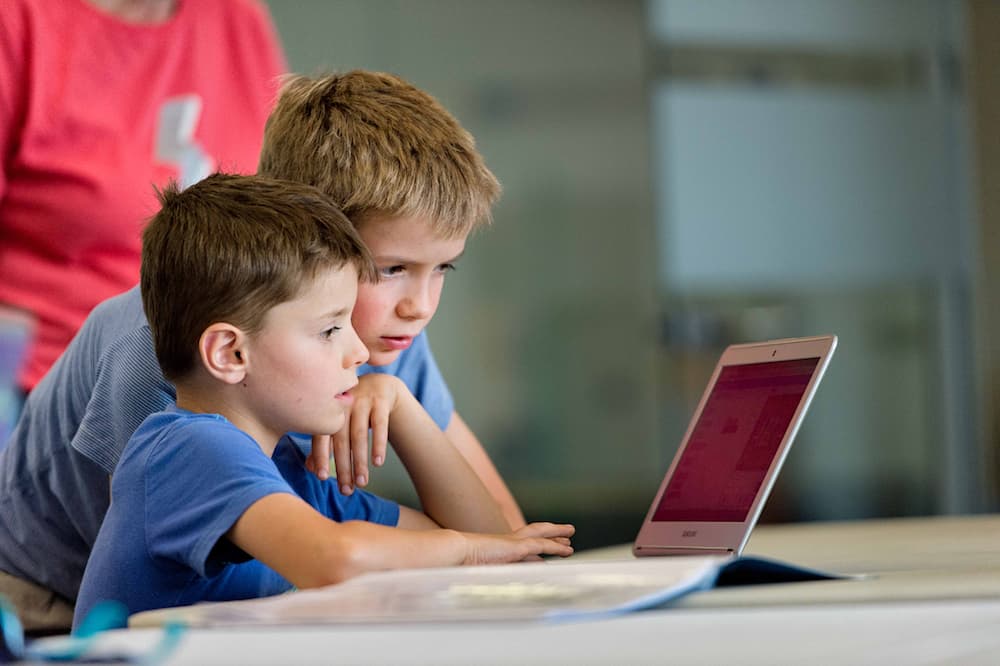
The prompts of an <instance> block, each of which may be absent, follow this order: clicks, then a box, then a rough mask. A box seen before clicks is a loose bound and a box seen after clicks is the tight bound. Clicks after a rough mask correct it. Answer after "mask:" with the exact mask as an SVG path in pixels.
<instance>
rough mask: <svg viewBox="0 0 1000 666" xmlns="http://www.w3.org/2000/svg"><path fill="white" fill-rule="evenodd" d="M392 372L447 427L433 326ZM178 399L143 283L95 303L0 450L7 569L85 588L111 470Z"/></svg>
mask: <svg viewBox="0 0 1000 666" xmlns="http://www.w3.org/2000/svg"><path fill="white" fill-rule="evenodd" d="M372 370H376V371H379V372H390V373H393V374H395V375H396V376H397V377H399V378H400V379H401V380H403V382H404V383H405V384H406V385H407V386H408V387H409V389H410V391H411V392H412V393H413V395H414V396H415V397H416V398H417V400H419V401H420V403H421V404H422V405H423V406H424V408H425V409H426V410H427V412H428V414H430V416H431V418H433V419H434V421H435V422H436V423H437V424H438V425H439V426H440V427H441V429H442V430H443V429H445V428H447V427H448V424H449V423H450V421H451V416H452V413H453V412H454V409H455V408H454V402H453V400H452V396H451V394H450V393H449V391H448V387H447V386H446V385H445V383H444V380H443V378H442V377H441V372H440V371H439V370H438V367H437V364H436V363H435V361H434V357H433V355H432V354H431V350H430V347H429V345H428V343H427V337H426V335H424V334H421V335H419V336H418V337H417V338H416V339H415V340H414V341H413V345H412V346H411V347H410V348H409V349H407V350H406V351H404V352H403V353H402V354H400V357H399V359H397V360H396V362H394V363H392V364H391V365H389V366H385V367H381V368H374V369H373V368H369V367H367V366H362V367H361V368H360V369H359V373H364V372H366V371H372ZM173 401H174V389H173V386H171V385H170V384H169V383H168V382H167V381H166V380H165V379H164V378H163V375H162V374H161V372H160V368H159V365H158V364H157V362H156V356H155V354H154V352H153V341H152V337H151V336H150V332H149V325H148V324H147V323H146V318H145V315H144V313H143V310H142V300H141V298H140V295H139V289H138V287H135V288H133V289H131V290H129V291H127V292H125V293H124V294H121V295H119V296H115V297H114V298H111V299H108V300H107V301H104V302H103V303H101V304H100V305H98V306H97V307H96V308H94V310H93V312H91V314H90V316H89V317H87V320H86V321H85V322H84V324H83V327H82V328H81V329H80V331H79V333H77V335H76V337H74V338H73V341H72V342H71V343H70V345H69V347H68V348H67V349H66V351H65V352H64V353H63V355H62V356H61V357H60V359H59V360H58V361H57V362H56V364H55V365H54V366H53V367H52V369H51V370H50V371H49V372H48V373H47V374H46V375H45V377H44V378H43V379H42V381H41V382H40V383H39V384H38V386H36V387H35V389H34V390H33V391H32V392H31V394H30V395H29V396H28V399H27V400H26V401H25V404H24V409H23V411H22V412H21V418H20V419H19V421H18V423H17V426H16V427H15V429H14V431H13V432H12V433H11V436H10V438H9V439H8V440H7V442H6V448H3V450H0V570H3V571H5V572H7V573H10V574H13V575H15V576H19V577H21V578H24V579H27V580H30V581H33V582H34V583H36V584H38V585H42V586H44V587H47V588H49V589H51V590H53V591H55V592H56V593H58V594H60V595H62V596H63V597H65V598H66V599H68V600H70V601H72V600H74V599H75V598H76V595H77V591H78V590H79V588H80V579H81V578H82V576H83V569H84V566H85V565H86V563H87V556H88V555H89V554H90V549H91V547H92V546H93V544H94V539H96V537H97V531H98V529H99V528H100V526H101V520H102V519H103V518H104V514H105V512H106V511H107V509H108V495H109V493H108V476H109V475H110V474H111V472H112V471H113V470H114V468H115V464H116V463H117V462H118V458H119V457H120V456H121V452H122V450H123V449H124V448H125V444H126V443H127V442H128V440H129V437H131V435H132V433H133V432H135V430H136V428H138V427H139V424H141V423H142V422H143V420H144V419H145V418H146V417H147V416H149V415H150V414H152V413H154V412H158V411H160V410H162V409H164V408H165V407H167V405H169V404H171V403H172V402H173Z"/></svg>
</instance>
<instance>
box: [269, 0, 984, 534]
mask: <svg viewBox="0 0 1000 666" xmlns="http://www.w3.org/2000/svg"><path fill="white" fill-rule="evenodd" d="M268 4H269V6H270V9H271V12H272V14H273V16H274V19H275V22H276V24H277V27H278V29H279V32H280V33H281V36H282V39H283V40H284V44H285V47H286V49H287V52H288V56H289V60H290V65H291V68H292V69H293V70H295V71H299V72H304V73H321V72H323V71H329V70H346V69H351V68H359V67H360V68H367V69H375V70H383V71H389V72H394V73H396V74H399V75H401V76H403V77H405V78H407V79H408V80H410V81H411V82H413V83H414V84H416V85H417V86H419V87H421V88H424V89H425V90H427V91H429V92H430V93H431V94H433V95H434V96H436V97H437V98H438V99H440V100H441V101H442V103H443V104H444V105H445V106H446V107H447V108H448V109H449V110H451V111H452V112H453V113H454V114H455V115H456V117H457V118H458V119H459V120H460V122H462V123H463V124H464V125H465V126H466V128H468V129H469V130H470V131H471V132H472V133H473V135H475V137H476V138H477V141H478V145H479V147H480V148H481V150H482V152H483V154H484V155H485V157H486V161H487V164H489V166H490V167H491V168H492V170H493V171H494V172H495V173H496V174H497V176H498V177H499V179H500V180H501V182H502V183H503V185H504V195H503V198H502V200H501V203H500V204H499V206H498V207H497V209H496V211H495V224H494V225H493V227H492V228H491V229H489V230H487V231H485V232H483V233H481V234H479V235H477V236H476V237H474V238H473V240H472V241H471V242H470V244H469V249H468V252H467V254H466V256H465V257H464V258H463V259H462V261H461V263H460V264H459V269H458V271H457V272H456V273H455V274H453V275H452V276H450V277H449V278H448V284H447V287H446V289H445V293H444V297H443V299H442V304H441V308H440V310H439V313H438V315H437V318H436V319H435V321H434V322H433V323H432V325H431V327H430V331H431V342H432V346H433V349H434V351H435V354H436V355H437V358H438V360H439V363H440V365H441V367H442V370H443V372H444V374H445V377H446V378H447V379H448V381H449V384H450V386H451V389H452V391H453V393H454V395H455V398H456V402H457V406H458V411H459V412H460V413H461V414H462V415H463V416H464V418H465V419H466V421H467V422H468V423H469V424H470V426H471V427H472V429H473V430H474V431H475V432H476V433H477V435H478V436H479V438H480V440H481V441H483V443H484V445H485V446H486V448H487V450H488V451H489V452H490V454H491V456H492V457H493V459H494V461H495V462H496V463H497V466H498V467H499V469H500V471H501V474H502V475H503V476H504V478H505V479H506V480H507V481H508V483H509V485H510V486H511V489H512V490H513V491H514V494H515V496H516V497H517V498H518V499H519V501H520V502H521V504H522V506H523V508H524V510H525V513H526V514H527V517H528V518H529V520H531V519H536V520H537V519H543V520H554V521H572V522H574V523H576V525H577V527H578V532H577V537H576V539H575V543H576V545H577V547H578V548H589V547H594V546H601V545H606V544H612V543H620V542H625V541H631V540H632V539H633V538H634V536H635V533H636V531H637V529H638V526H639V524H640V522H641V521H642V518H643V516H644V515H645V511H646V509H647V508H648V505H649V503H650V501H651V499H652V497H653V494H654V493H655V491H656V488H657V486H658V483H659V481H660V479H661V478H662V475H663V473H664V472H665V471H666V469H667V467H668V465H669V463H670V460H671V458H672V456H673V454H674V452H675V450H676V448H677V444H678V442H679V440H680V438H681V436H682V435H683V432H684V429H685V427H686V425H687V422H688V419H689V417H690V415H691V412H692V411H693V409H694V407H695V405H696V403H697V400H698V398H699V397H700V394H701V391H702V389H703V387H704V385H705V382H706V380H707V379H708V377H709V375H710V373H711V370H712V368H713V366H714V363H715V361H716V359H717V357H718V354H719V353H720V351H721V350H722V348H723V347H725V346H726V345H727V344H729V343H733V342H747V341H754V340H762V339H767V338H776V337H794V336H802V335H817V334H824V333H835V334H837V335H838V336H839V337H840V344H839V348H838V351H837V353H836V354H835V356H834V358H833V361H832V363H831V366H830V368H829V371H828V372H827V375H826V378H825V380H824V383H823V385H822V386H821V387H820V390H819V392H818V394H817V396H816V398H815V400H814V401H813V406H812V408H811V411H810V413H809V415H808V417H807V419H806V421H805V424H804V425H803V428H802V430H801V431H800V433H799V436H798V439H797V441H796V444H795V446H794V447H793V448H792V450H791V452H790V454H789V457H788V459H787V461H786V465H785V468H784V471H783V472H782V476H781V478H780V479H779V482H778V485H777V486H776V488H775V490H774V492H773V494H772V496H771V499H770V501H769V502H768V505H767V508H766V509H765V513H764V517H763V520H764V521H770V522H782V521H803V520H839V519H855V518H865V517H889V516H908V515H928V514H944V513H974V512H983V511H996V510H998V509H1000V503H998V497H997V485H998V484H997V480H998V465H997V451H996V449H997V436H996V431H995V424H994V412H995V409H994V405H993V401H994V399H995V395H996V391H995V387H996V386H997V385H998V383H997V378H998V377H1000V374H998V373H997V372H996V371H995V369H994V368H995V366H997V361H996V359H997V358H1000V319H998V316H1000V296H998V294H1000V275H998V274H997V273H998V271H997V269H996V268H995V267H994V265H995V264H996V265H1000V264H998V262H997V261H993V259H994V258H996V259H998V260H1000V189H998V187H997V184H1000V131H998V129H1000V79H998V77H1000V7H998V5H997V3H995V2H954V1H951V0H838V1H837V2H832V1H830V0H707V1H703V0H505V1H504V2H495V1H490V0H270V1H269V3H268ZM994 183H996V184H994ZM373 484H374V486H373V487H374V489H375V490H377V491H378V492H381V493H384V494H387V495H390V496H394V497H397V498H400V499H404V500H405V499H412V497H413V493H412V490H411V489H410V487H409V484H408V483H407V482H406V480H405V476H404V475H403V474H402V472H401V470H400V469H399V467H398V466H397V465H396V464H390V466H389V469H387V470H385V471H383V472H380V473H378V474H376V475H375V478H374V479H373Z"/></svg>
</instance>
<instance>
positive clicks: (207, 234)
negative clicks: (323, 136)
mask: <svg viewBox="0 0 1000 666" xmlns="http://www.w3.org/2000/svg"><path fill="white" fill-rule="evenodd" d="M158 195H159V199H160V204H161V206H162V208H161V209H160V212H159V213H157V214H156V216H154V217H153V219H152V220H151V221H150V223H149V225H148V226H147V227H146V229H145V230H144V231H143V234H142V267H141V269H140V289H141V292H142V305H143V308H144V309H145V311H146V317H147V319H148V320H149V327H150V330H151V331H152V335H153V345H154V347H155V349H156V357H157V359H158V360H159V362H160V367H161V368H162V370H163V375H164V377H166V378H167V379H170V380H177V379H181V378H183V377H184V376H186V375H187V374H188V373H189V372H190V371H191V370H192V369H194V367H195V364H196V363H197V359H198V340H199V339H200V338H201V335H202V333H203V332H204V331H205V329H206V328H207V327H208V326H210V325H211V324H213V323H216V322H228V323H230V324H232V325H234V326H237V327H239V328H241V329H243V330H244V331H246V332H247V333H250V334H254V333H256V332H258V331H259V330H260V328H261V326H262V325H263V320H264V316H265V315H266V314H267V312H268V310H270V309H271V308H272V307H274V306H275V305H278V304H280V303H284V302H286V301H289V300H292V299H294V298H295V297H296V294H297V293H298V292H299V290H300V288H301V287H302V286H303V285H304V284H305V283H306V282H307V281H308V280H311V279H312V278H315V277H316V276H317V275H318V274H319V273H320V272H321V271H323V270H328V269H338V268H341V267H343V266H345V265H347V264H351V265H353V266H354V267H355V268H357V269H358V276H359V278H360V279H362V280H369V281H374V280H376V279H377V277H376V276H377V271H376V269H375V264H374V262H373V260H372V257H371V254H370V253H369V252H368V249H367V248H366V247H365V245H364V243H363V242H362V241H361V238H360V237H359V236H358V233H357V231H356V230H355V228H354V227H353V225H352V224H351V223H350V221H349V220H348V219H347V218H346V217H345V216H344V214H343V213H341V212H340V210H339V209H338V208H337V207H336V206H335V205H334V204H333V202H332V201H330V199H329V198H328V197H326V196H324V195H323V193H322V192H320V191H319V190H317V189H316V188H313V187H311V186H309V185H304V184H302V183H294V182H287V181H281V180H275V179H272V178H263V177H260V176H235V175H228V174H215V175H213V176H209V177H208V178H206V179H204V180H202V181H200V182H198V183H195V184H194V185H192V186H191V187H189V188H187V189H185V190H184V191H180V190H179V189H178V186H177V184H176V183H173V184H171V185H169V186H168V187H167V188H165V189H164V190H163V191H161V192H158Z"/></svg>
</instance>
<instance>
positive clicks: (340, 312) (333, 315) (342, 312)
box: [321, 307, 351, 319]
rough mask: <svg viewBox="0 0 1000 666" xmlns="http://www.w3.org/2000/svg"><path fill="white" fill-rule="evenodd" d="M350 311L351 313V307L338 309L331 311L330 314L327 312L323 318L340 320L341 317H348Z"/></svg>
mask: <svg viewBox="0 0 1000 666" xmlns="http://www.w3.org/2000/svg"><path fill="white" fill-rule="evenodd" d="M350 311H351V308H349V307H343V308H338V309H336V310H331V311H330V312H327V313H326V314H325V315H323V316H322V317H321V318H322V319H339V318H341V317H345V316H347V314H348V313H349V312H350Z"/></svg>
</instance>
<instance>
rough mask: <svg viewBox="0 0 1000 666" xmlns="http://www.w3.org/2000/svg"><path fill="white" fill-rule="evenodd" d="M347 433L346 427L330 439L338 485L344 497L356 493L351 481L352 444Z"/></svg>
mask: <svg viewBox="0 0 1000 666" xmlns="http://www.w3.org/2000/svg"><path fill="white" fill-rule="evenodd" d="M347 432H348V431H347V427H346V426H345V427H343V428H341V429H340V430H339V431H337V432H335V433H334V434H333V435H332V436H331V437H330V440H331V444H332V446H333V464H334V468H335V473H336V475H337V485H338V486H340V492H341V493H342V494H344V495H350V494H351V493H353V492H354V482H353V481H352V480H351V469H352V466H351V442H350V441H349V440H348V438H347Z"/></svg>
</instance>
